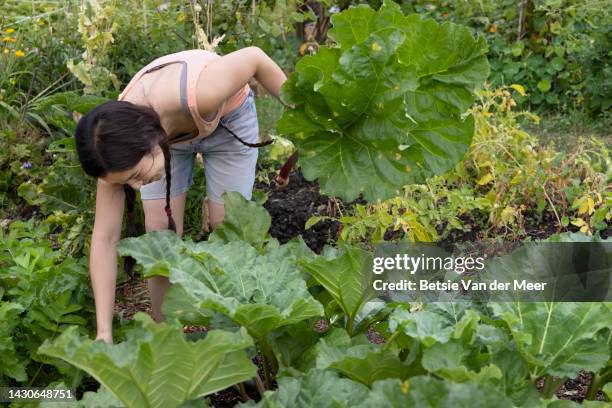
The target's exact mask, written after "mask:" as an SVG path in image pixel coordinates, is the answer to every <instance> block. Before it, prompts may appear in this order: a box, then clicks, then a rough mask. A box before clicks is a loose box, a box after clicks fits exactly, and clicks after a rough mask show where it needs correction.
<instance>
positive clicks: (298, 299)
mask: <svg viewBox="0 0 612 408" xmlns="http://www.w3.org/2000/svg"><path fill="white" fill-rule="evenodd" d="M303 247H305V244H304V243H303V241H301V240H300V241H293V242H292V243H289V244H287V245H283V246H274V245H270V248H266V251H265V252H264V253H262V254H258V253H257V251H256V250H255V249H254V248H253V247H251V246H250V245H248V244H246V243H244V242H242V241H235V242H232V243H229V244H225V245H223V244H220V243H219V242H217V243H211V242H203V243H200V244H197V245H193V246H192V247H191V248H190V249H189V250H187V253H188V254H189V256H186V257H187V258H189V257H192V259H198V264H199V265H198V266H197V267H196V268H194V269H192V270H189V271H186V270H183V269H181V268H176V269H175V268H173V269H172V270H171V274H170V281H171V282H172V283H176V284H178V285H180V286H182V288H183V289H184V293H185V295H186V297H187V299H189V302H191V304H192V305H193V306H192V307H193V308H194V309H193V310H194V311H199V312H200V313H205V314H206V313H207V312H206V311H207V310H214V311H216V312H219V313H222V314H224V315H226V316H227V317H229V318H231V319H232V320H234V321H235V322H236V323H238V324H240V325H243V326H244V327H246V328H247V329H248V331H249V333H250V334H252V335H253V336H254V337H256V338H262V337H263V336H265V335H266V334H267V333H268V332H270V331H272V330H274V329H276V328H279V327H282V326H286V325H291V324H295V323H298V322H300V321H302V320H305V319H308V318H310V317H315V316H320V315H321V314H322V312H323V311H322V306H321V305H320V304H319V303H318V302H317V301H316V300H314V299H313V298H312V296H311V295H310V294H309V293H308V291H307V289H306V282H305V281H304V280H303V279H302V278H301V276H300V272H299V269H298V267H297V263H296V262H297V259H299V258H301V257H302V256H304V253H306V251H305V250H304V249H303ZM237 254H239V256H237Z"/></svg>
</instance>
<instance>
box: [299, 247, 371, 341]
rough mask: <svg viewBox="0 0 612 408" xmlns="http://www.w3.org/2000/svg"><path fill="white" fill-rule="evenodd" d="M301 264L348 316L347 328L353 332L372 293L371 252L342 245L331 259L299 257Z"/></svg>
mask: <svg viewBox="0 0 612 408" xmlns="http://www.w3.org/2000/svg"><path fill="white" fill-rule="evenodd" d="M300 265H301V266H302V268H303V269H304V270H305V271H306V272H308V273H309V274H310V275H311V276H312V277H313V278H314V279H315V280H316V281H317V282H318V283H319V284H320V285H322V286H323V287H324V288H325V290H327V292H329V294H330V295H331V296H332V297H333V299H334V300H335V301H336V302H337V303H338V304H339V305H340V306H341V307H342V310H343V311H344V313H345V314H346V316H347V318H348V322H347V324H348V326H349V328H350V329H349V332H352V328H353V325H354V319H355V317H356V316H357V314H358V313H359V310H360V309H361V308H362V306H363V305H364V304H365V303H366V302H367V301H368V300H370V299H371V298H372V296H373V291H372V285H371V279H372V271H371V270H370V268H371V265H372V256H371V255H370V254H369V253H367V252H365V251H363V250H361V249H359V248H357V247H345V248H344V249H343V251H342V253H341V254H339V255H337V257H335V258H333V259H326V258H324V257H323V256H319V257H317V258H315V259H314V260H310V261H307V260H305V261H302V262H301V264H300Z"/></svg>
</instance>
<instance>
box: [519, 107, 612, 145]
mask: <svg viewBox="0 0 612 408" xmlns="http://www.w3.org/2000/svg"><path fill="white" fill-rule="evenodd" d="M523 127H524V128H525V130H526V131H527V132H529V133H531V134H534V135H536V136H538V138H539V139H540V141H541V143H542V144H543V145H546V144H548V143H551V142H552V143H554V144H555V146H556V147H557V148H558V149H559V150H563V151H568V150H571V149H572V147H574V146H575V143H576V141H577V140H578V138H579V137H580V136H583V137H593V136H594V137H597V138H599V139H601V140H603V141H604V142H605V144H606V145H608V146H612V115H611V114H607V115H602V116H601V117H599V118H596V119H594V118H591V117H589V116H588V115H587V114H586V113H584V112H580V111H573V112H568V113H546V114H543V115H541V121H540V123H539V124H535V123H525V124H523Z"/></svg>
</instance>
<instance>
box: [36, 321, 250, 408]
mask: <svg viewBox="0 0 612 408" xmlns="http://www.w3.org/2000/svg"><path fill="white" fill-rule="evenodd" d="M135 319H136V321H137V322H138V323H139V326H140V327H136V328H134V329H133V330H132V331H130V332H128V334H127V339H128V340H127V341H125V342H124V343H121V344H117V345H111V344H106V343H103V342H94V341H92V340H90V339H87V338H83V337H80V336H79V335H78V333H77V331H76V328H74V327H72V328H70V329H68V330H66V331H65V332H64V333H63V334H62V335H61V336H60V337H59V338H57V339H56V340H55V341H54V342H50V341H49V340H47V341H45V343H44V344H43V345H42V346H41V347H40V349H39V352H40V353H42V354H46V355H50V356H53V357H58V358H61V359H64V360H66V361H67V362H69V363H70V364H72V365H74V366H76V367H78V368H80V369H82V370H84V371H86V372H88V373H89V374H90V375H91V376H92V377H94V378H95V379H96V380H98V381H99V382H100V383H101V384H102V385H104V386H105V387H106V388H108V389H109V390H110V391H111V392H112V393H113V394H114V395H115V396H116V397H117V398H118V399H119V400H121V401H122V402H123V403H124V404H125V405H127V406H128V407H138V408H140V407H164V408H165V407H177V406H179V405H181V404H183V403H185V402H187V401H190V400H193V399H196V398H199V397H202V396H205V395H208V394H211V393H213V392H216V391H219V390H222V389H224V388H227V387H229V386H230V385H233V384H236V383H238V382H241V381H245V380H247V379H249V378H252V377H253V376H254V375H255V372H256V367H255V366H254V365H253V364H252V363H251V361H250V360H249V359H248V357H247V356H246V354H245V352H244V349H245V348H246V347H249V346H252V341H251V339H250V338H249V337H248V336H247V335H246V333H244V331H242V332H236V333H229V332H223V331H217V330H213V331H210V332H208V333H207V335H206V338H205V339H204V340H200V341H197V342H189V341H187V340H185V338H184V336H183V333H182V331H181V329H180V327H176V326H173V325H170V324H155V323H154V322H153V321H152V320H151V318H150V317H149V316H148V315H145V314H143V313H138V314H137V315H136V316H135Z"/></svg>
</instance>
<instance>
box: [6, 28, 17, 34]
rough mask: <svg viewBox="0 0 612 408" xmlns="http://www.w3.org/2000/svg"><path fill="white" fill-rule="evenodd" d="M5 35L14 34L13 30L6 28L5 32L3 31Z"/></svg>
mask: <svg viewBox="0 0 612 408" xmlns="http://www.w3.org/2000/svg"><path fill="white" fill-rule="evenodd" d="M4 32H5V33H7V34H13V33H14V32H15V29H14V28H7V29H6V30H4Z"/></svg>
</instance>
